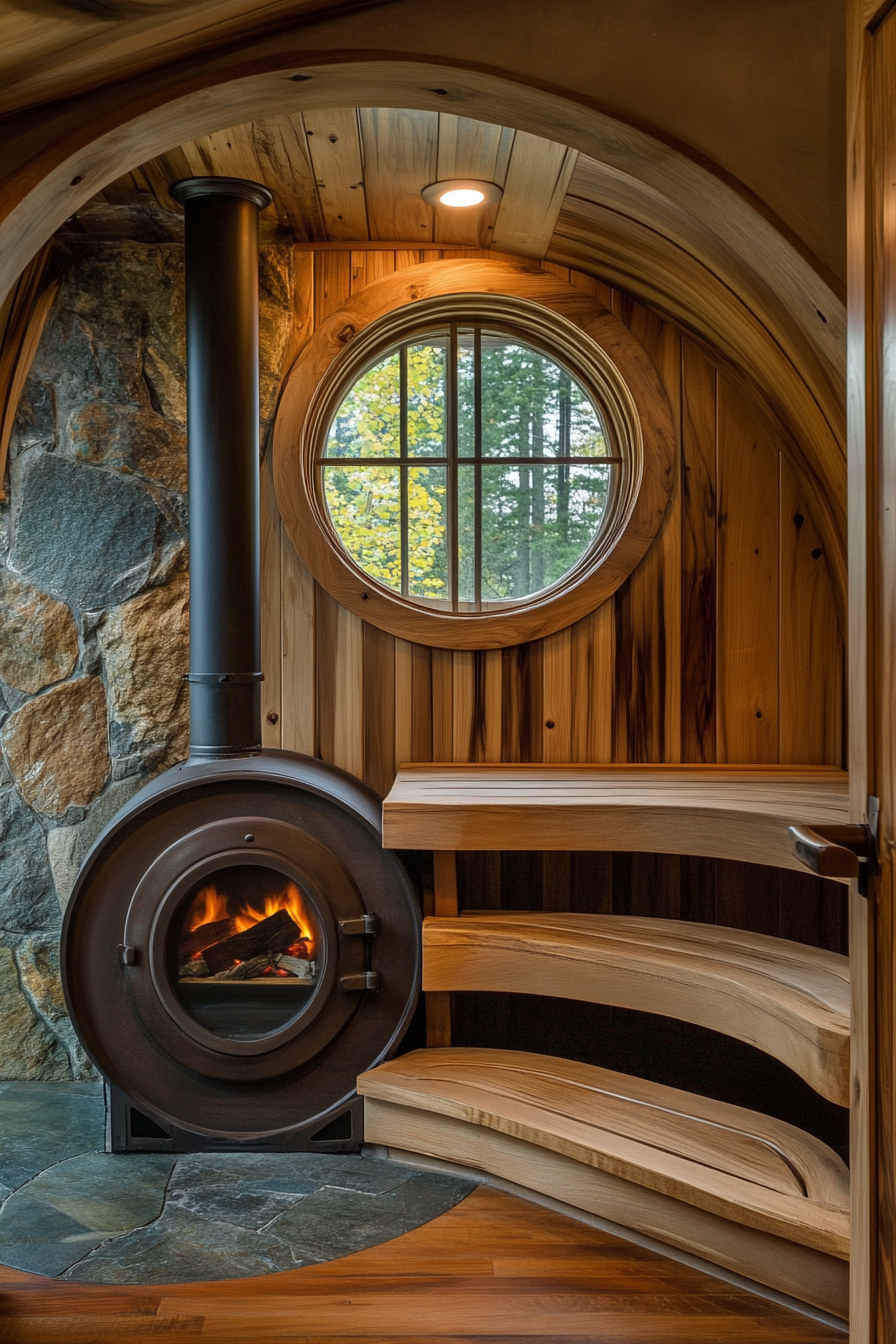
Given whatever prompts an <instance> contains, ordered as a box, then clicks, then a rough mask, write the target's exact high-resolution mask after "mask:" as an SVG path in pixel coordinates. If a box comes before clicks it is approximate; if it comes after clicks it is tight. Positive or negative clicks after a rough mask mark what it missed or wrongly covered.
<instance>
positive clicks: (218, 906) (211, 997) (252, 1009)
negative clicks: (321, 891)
mask: <svg viewBox="0 0 896 1344" xmlns="http://www.w3.org/2000/svg"><path fill="white" fill-rule="evenodd" d="M323 948H324V942H323V938H322V936H321V929H320V925H319V923H318V920H317V918H316V916H315V914H314V907H313V906H312V904H311V902H310V901H309V900H308V899H307V897H306V896H304V895H303V893H302V891H301V890H300V888H299V887H298V885H297V884H296V883H295V882H293V881H292V880H291V879H289V878H288V877H286V876H285V875H284V874H283V873H280V872H276V871H275V870H274V869H271V868H265V867H261V866H258V865H253V864H245V865H234V866H233V867H229V868H220V869H217V870H216V871H215V872H213V873H210V874H209V875H208V876H207V877H205V878H204V879H203V880H202V882H200V883H197V884H196V886H195V887H193V888H192V890H191V891H190V892H189V893H188V894H187V896H186V897H185V899H184V900H183V901H182V902H181V905H180V907H179V909H178V912H177V915H176V916H175V918H174V920H173V922H172V924H171V930H170V934H169V947H168V964H169V968H170V973H171V976H172V980H173V983H174V986H175V989H176V992H177V997H178V999H179V1000H180V1003H181V1006H182V1007H183V1008H184V1009H185V1010H186V1011H187V1012H188V1013H189V1015H190V1016H191V1017H192V1018H193V1019H194V1021H196V1022H198V1023H199V1025H200V1026H202V1027H204V1028H205V1030H206V1031H209V1032H211V1033H212V1035H214V1036H223V1037H225V1038H226V1039H228V1040H234V1041H251V1040H258V1039H260V1038H261V1037H264V1036H269V1035H270V1034H271V1033H272V1032H275V1031H280V1030H282V1028H283V1027H285V1026H286V1025H287V1024H288V1023H290V1022H292V1021H293V1020H294V1019H295V1018H296V1017H298V1015H299V1014H300V1013H302V1012H304V1010H305V1009H306V1008H307V1006H308V1004H309V1003H310V1002H311V999H312V998H313V996H314V991H315V988H316V986H317V984H318V982H319V979H320V974H319V972H320V958H321V957H322V955H323Z"/></svg>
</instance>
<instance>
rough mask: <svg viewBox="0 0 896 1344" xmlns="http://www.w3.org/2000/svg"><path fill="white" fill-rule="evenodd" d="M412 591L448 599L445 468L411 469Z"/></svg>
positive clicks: (410, 548) (419, 594)
mask: <svg viewBox="0 0 896 1344" xmlns="http://www.w3.org/2000/svg"><path fill="white" fill-rule="evenodd" d="M407 472H408V592H409V594H410V596H411V597H434V598H442V599H445V598H447V596H448V527H447V509H446V500H445V496H446V488H445V477H446V468H445V467H408V469H407Z"/></svg>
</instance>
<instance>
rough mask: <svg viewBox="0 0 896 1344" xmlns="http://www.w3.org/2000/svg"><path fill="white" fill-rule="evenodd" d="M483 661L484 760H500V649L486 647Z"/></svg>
mask: <svg viewBox="0 0 896 1344" xmlns="http://www.w3.org/2000/svg"><path fill="white" fill-rule="evenodd" d="M483 663H484V696H485V702H484V707H483V717H484V720H485V723H484V727H483V733H482V740H483V752H482V759H483V760H484V761H500V760H501V740H502V739H501V725H502V718H503V707H504V683H503V659H502V656H501V650H500V649H486V651H485V653H484V654H483Z"/></svg>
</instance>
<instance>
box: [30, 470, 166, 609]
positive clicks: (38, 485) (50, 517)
mask: <svg viewBox="0 0 896 1344" xmlns="http://www.w3.org/2000/svg"><path fill="white" fill-rule="evenodd" d="M21 501H22V502H21V508H20V511H19V516H18V522H17V525H16V535H15V543H14V545H13V548H12V553H11V555H10V561H9V564H10V568H11V569H12V570H14V571H15V573H17V574H20V575H22V576H23V577H24V578H26V579H28V580H29V581H30V582H32V583H35V584H36V585H37V586H38V587H39V588H42V589H44V590H45V591H46V592H50V593H54V594H56V595H58V596H59V597H62V598H64V599H65V600H66V601H69V602H72V603H74V604H75V605H77V606H79V607H82V608H90V609H95V608H98V607H106V606H111V605H114V604H117V603H119V602H124V601H126V600H127V599H128V598H129V597H133V596H134V595H135V594H136V593H138V592H139V591H140V589H141V588H143V587H144V586H145V585H146V583H147V581H148V579H149V577H150V573H151V571H152V567H153V562H154V560H155V559H156V557H157V555H158V553H159V552H160V551H161V550H162V548H163V547H164V546H165V545H166V543H168V542H170V541H171V540H172V539H173V538H174V536H175V532H174V529H173V528H172V526H171V523H170V522H169V521H168V519H167V518H166V517H165V515H164V514H163V513H162V511H161V509H160V508H159V506H158V504H157V503H156V501H155V500H154V499H153V497H152V495H151V494H150V493H149V491H148V490H146V489H144V488H143V487H142V486H140V485H138V484H137V483H136V482H135V481H132V480H127V479H125V478H124V477H122V476H120V475H118V474H117V473H114V472H110V471H103V470H101V469H99V468H97V467H91V466H86V465H80V464H78V463H75V462H71V461H69V460H67V459H65V458H61V457H57V456H56V455H54V454H43V455H41V456H38V457H36V458H35V459H34V461H33V462H30V463H29V464H28V467H27V469H26V471H25V474H24V479H23V483H22V491H21Z"/></svg>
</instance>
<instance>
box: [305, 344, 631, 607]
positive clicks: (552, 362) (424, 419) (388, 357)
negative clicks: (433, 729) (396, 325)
mask: <svg viewBox="0 0 896 1344" xmlns="http://www.w3.org/2000/svg"><path fill="white" fill-rule="evenodd" d="M621 461H622V459H621V457H619V455H618V454H616V453H615V452H614V450H613V446H612V437H611V434H610V431H609V428H608V426H607V424H606V421H605V419H604V417H603V416H602V414H601V412H600V410H599V409H598V407H597V405H596V402H595V399H594V397H593V396H592V395H589V393H588V392H587V391H586V390H585V388H584V387H583V386H582V384H581V382H580V381H579V380H578V379H577V378H575V377H574V375H573V374H572V373H571V372H570V371H569V369H567V368H565V367H564V366H563V364H561V363H559V362H558V360H557V359H556V358H554V357H552V356H551V355H549V354H547V353H546V352H545V351H543V350H539V349H537V348H536V347H535V346H534V345H533V344H532V343H531V341H526V340H524V339H522V338H521V337H520V336H517V335H516V334H515V333H513V332H510V331H499V330H495V329H491V328H489V327H488V326H484V325H482V324H479V323H471V324H469V325H458V324H455V323H450V324H448V325H447V326H442V327H435V328H433V329H430V330H428V331H422V332H420V333H419V334H416V335H414V336H413V337H412V338H411V339H409V340H406V341H402V342H401V343H400V344H399V345H397V346H394V347H392V348H391V349H389V350H388V351H386V352H385V353H384V354H383V355H380V356H379V357H377V359H376V360H375V362H374V363H373V364H372V366H371V367H369V368H368V369H366V370H365V371H364V372H363V373H362V374H361V376H360V377H359V378H358V379H357V381H356V382H355V383H354V384H353V385H352V387H351V388H350V389H349V391H348V392H347V394H346V395H345V397H344V398H343V400H342V402H341V403H340V405H339V407H338V409H337V411H336V414H335V416H334V417H333V420H332V422H331V424H330V427H329V431H328V433H327V437H326V442H325V450H324V455H323V457H322V459H321V465H322V467H323V473H324V480H323V487H324V496H325V498H326V502H327V506H328V509H329V514H330V519H331V521H332V524H333V527H334V529H335V531H336V533H337V535H338V536H339V539H340V541H341V542H342V544H343V546H344V547H345V549H346V551H347V552H348V554H349V555H350V556H351V558H352V559H353V560H354V562H355V563H356V564H357V565H358V567H359V568H360V569H362V570H363V571H364V573H365V574H367V575H369V577H370V578H371V579H374V580H375V581H376V582H377V583H380V584H383V585H384V586H385V587H387V588H389V589H391V590H392V591H393V592H396V593H401V594H402V596H404V597H405V598H408V599H410V600H412V601H415V602H421V603H425V604H428V605H433V604H436V605H438V606H440V607H444V608H446V609H448V610H452V611H480V610H482V609H484V608H487V607H492V608H493V609H494V608H500V607H503V606H505V605H507V604H508V603H510V602H519V601H521V600H524V599H526V598H529V597H531V596H532V595H533V594H536V593H541V592H543V591H544V590H545V589H547V588H550V587H551V586H552V585H553V584H555V583H559V582H562V580H563V579H564V577H565V576H566V575H567V574H568V573H569V572H570V571H571V570H572V569H573V568H574V567H575V566H576V565H577V564H578V563H579V562H580V561H581V559H582V557H583V556H584V555H585V553H586V552H587V551H588V550H589V549H590V548H591V546H592V545H594V543H595V541H596V539H597V537H598V535H599V533H600V530H601V527H602V525H603V523H604V520H605V519H606V517H607V513H608V508H607V505H608V502H609V499H610V497H611V494H612V491H613V486H614V476H615V473H616V469H617V468H618V466H619V465H620V464H621Z"/></svg>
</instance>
